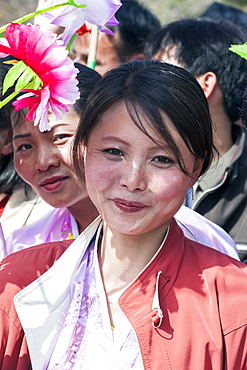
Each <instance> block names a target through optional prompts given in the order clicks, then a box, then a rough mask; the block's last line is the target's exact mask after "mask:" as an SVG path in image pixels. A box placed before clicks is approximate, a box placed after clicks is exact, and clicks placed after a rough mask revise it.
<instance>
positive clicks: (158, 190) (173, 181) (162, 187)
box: [152, 172, 190, 203]
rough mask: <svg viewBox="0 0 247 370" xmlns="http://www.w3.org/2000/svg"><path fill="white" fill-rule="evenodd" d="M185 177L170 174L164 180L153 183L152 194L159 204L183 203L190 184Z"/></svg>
mask: <svg viewBox="0 0 247 370" xmlns="http://www.w3.org/2000/svg"><path fill="white" fill-rule="evenodd" d="M189 181H190V180H189V179H188V177H187V176H185V175H183V174H182V175H181V173H180V172H179V173H178V174H172V173H170V174H169V175H168V176H165V177H164V178H159V180H156V181H154V182H152V193H153V194H155V198H156V200H157V201H158V202H160V203H161V202H171V201H175V202H177V201H178V202H183V200H184V198H185V196H186V191H187V188H188V184H189Z"/></svg>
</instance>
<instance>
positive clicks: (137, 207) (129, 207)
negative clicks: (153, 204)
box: [113, 198, 147, 213]
mask: <svg viewBox="0 0 247 370" xmlns="http://www.w3.org/2000/svg"><path fill="white" fill-rule="evenodd" d="M113 202H114V203H115V205H116V206H117V207H118V208H119V209H120V210H121V211H123V212H126V213H135V212H140V211H142V210H143V209H144V208H146V207H147V206H146V205H145V204H143V203H140V202H131V201H128V200H125V199H120V198H114V199H113Z"/></svg>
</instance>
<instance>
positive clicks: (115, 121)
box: [92, 100, 180, 144]
mask: <svg viewBox="0 0 247 370" xmlns="http://www.w3.org/2000/svg"><path fill="white" fill-rule="evenodd" d="M131 113H133V117H132V116H131V114H130V113H129V112H128V110H127V108H126V105H125V103H124V101H122V100H121V101H118V102H116V103H114V104H113V105H112V106H111V107H110V108H109V109H107V110H106V111H105V112H104V113H103V114H102V116H101V117H100V119H99V121H98V124H97V125H96V126H95V127H94V129H93V130H92V132H93V134H96V135H97V131H100V132H101V133H102V132H103V131H108V132H109V134H110V133H111V132H114V133H115V134H116V135H125V136H126V137H127V138H128V137H129V138H130V139H131V132H135V133H137V132H138V134H139V135H141V134H142V133H143V135H145V136H146V137H148V136H150V138H152V139H153V140H154V141H156V142H157V143H158V142H159V143H161V144H162V143H164V141H165V139H164V137H163V136H162V135H161V133H160V131H159V130H158V128H157V126H158V125H157V124H156V122H155V119H150V117H148V116H147V115H146V114H145V113H144V111H143V110H142V108H141V107H138V106H136V107H135V108H134V110H133V112H131ZM159 113H160V118H161V120H162V122H163V124H164V127H165V128H166V130H167V131H168V132H169V134H170V135H171V136H172V137H173V138H174V139H175V140H178V139H179V138H180V135H179V133H178V131H177V129H176V128H175V125H174V123H173V122H172V121H171V119H170V118H169V117H168V115H167V114H166V113H165V112H159Z"/></svg>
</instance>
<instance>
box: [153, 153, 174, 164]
mask: <svg viewBox="0 0 247 370" xmlns="http://www.w3.org/2000/svg"><path fill="white" fill-rule="evenodd" d="M153 161H154V162H157V163H172V160H171V159H169V158H168V157H165V156H163V155H159V156H158V157H155V158H154V159H153Z"/></svg>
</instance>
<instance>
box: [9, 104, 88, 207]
mask: <svg viewBox="0 0 247 370" xmlns="http://www.w3.org/2000/svg"><path fill="white" fill-rule="evenodd" d="M78 122H79V116H78V114H77V113H76V112H75V111H74V110H73V109H72V108H69V113H68V114H65V115H64V116H63V118H62V119H61V120H57V119H56V117H55V116H54V115H53V114H49V123H50V126H51V130H50V131H45V132H40V131H39V129H38V127H37V126H36V127H35V126H34V125H33V122H32V121H29V122H27V121H25V122H23V123H21V124H20V125H17V126H15V127H14V129H13V137H14V138H13V146H14V163H15V167H16V170H17V172H18V173H19V175H20V176H21V177H22V178H23V179H24V180H25V181H26V182H27V183H29V184H30V185H31V186H32V187H33V188H34V190H35V191H36V192H37V193H38V194H39V195H40V196H41V197H42V198H43V199H44V200H45V201H46V202H47V203H49V204H50V205H51V206H53V207H56V208H63V207H66V208H68V207H69V206H71V205H74V204H75V203H77V202H78V201H80V200H81V199H83V198H85V197H86V196H87V192H86V188H85V183H84V182H83V181H82V180H79V179H78V178H77V176H76V175H75V170H74V167H73V163H72V157H71V153H70V148H71V143H72V140H73V137H74V134H75V130H76V128H77V125H78Z"/></svg>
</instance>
